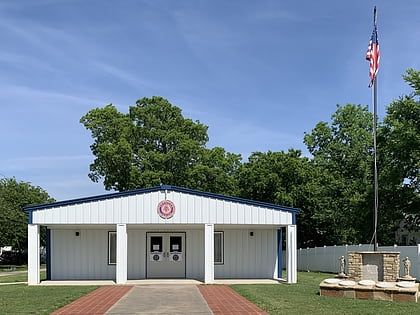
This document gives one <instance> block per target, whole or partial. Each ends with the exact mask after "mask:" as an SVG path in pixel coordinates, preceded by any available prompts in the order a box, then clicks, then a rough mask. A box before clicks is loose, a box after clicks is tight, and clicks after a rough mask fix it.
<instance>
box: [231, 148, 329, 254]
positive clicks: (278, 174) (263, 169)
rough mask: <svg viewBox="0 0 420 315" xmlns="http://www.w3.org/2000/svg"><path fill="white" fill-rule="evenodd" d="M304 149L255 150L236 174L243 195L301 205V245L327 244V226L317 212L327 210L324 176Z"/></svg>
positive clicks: (299, 216)
mask: <svg viewBox="0 0 420 315" xmlns="http://www.w3.org/2000/svg"><path fill="white" fill-rule="evenodd" d="M318 171H319V169H318V168H316V167H314V165H313V162H312V161H310V160H309V159H308V158H306V157H302V156H301V151H299V150H293V149H290V150H289V151H288V152H287V153H286V152H283V151H281V152H271V151H268V152H267V153H262V152H255V153H253V154H252V155H251V156H250V157H249V158H248V162H245V163H243V165H242V166H241V168H240V169H239V170H238V172H237V173H236V176H235V177H236V179H237V181H238V187H239V195H240V196H241V197H243V198H249V199H254V200H259V201H264V202H270V203H276V204H282V205H287V206H291V207H297V208H300V212H299V213H298V217H297V224H298V226H299V228H298V246H312V245H318V244H319V243H321V244H324V243H325V241H324V239H323V238H325V237H326V235H327V234H326V233H323V232H324V230H325V228H324V227H323V226H322V222H319V220H318V217H317V214H318V213H320V212H321V211H323V208H322V207H321V208H320V207H319V205H320V202H319V201H320V196H322V195H323V189H324V186H323V185H322V184H321V179H322V176H321V174H319V172H318Z"/></svg>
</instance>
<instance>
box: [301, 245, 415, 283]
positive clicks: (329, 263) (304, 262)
mask: <svg viewBox="0 0 420 315" xmlns="http://www.w3.org/2000/svg"><path fill="white" fill-rule="evenodd" d="M358 251H373V245H342V246H324V247H315V248H299V249H298V250H297V261H298V270H302V271H322V272H331V273H337V274H338V273H339V272H340V260H339V259H340V257H341V256H344V258H345V259H346V273H347V272H348V266H347V261H348V255H347V254H348V252H358ZM378 251H385V252H400V276H403V275H404V264H403V259H404V258H405V257H408V259H410V261H411V268H410V276H412V277H414V278H417V279H420V244H418V245H417V246H397V245H394V246H379V247H378Z"/></svg>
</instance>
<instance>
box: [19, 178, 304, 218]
mask: <svg viewBox="0 0 420 315" xmlns="http://www.w3.org/2000/svg"><path fill="white" fill-rule="evenodd" d="M157 191H168V192H170V191H173V192H180V193H185V194H189V195H195V196H200V197H207V198H211V199H217V200H222V201H230V202H235V203H240V204H245V205H250V206H256V207H263V208H269V209H275V210H282V211H287V212H292V213H297V212H299V209H298V208H292V207H287V206H281V205H277V204H273V203H267V202H262V201H255V200H250V199H244V198H239V197H231V196H225V195H221V194H215V193H210V192H204V191H200V190H193V189H189V188H183V187H177V186H170V185H162V186H155V187H150V188H141V189H135V190H128V191H122V192H116V193H110V194H104V195H98V196H91V197H85V198H78V199H71V200H65V201H58V202H52V203H46V204H41V205H35V206H28V207H25V208H24V210H25V211H27V212H32V211H36V210H42V209H49V208H57V207H64V206H71V205H77V204H82V203H89V202H94V201H102V200H108V199H115V198H121V197H128V196H133V195H142V194H147V193H152V192H157Z"/></svg>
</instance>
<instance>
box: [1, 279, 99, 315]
mask: <svg viewBox="0 0 420 315" xmlns="http://www.w3.org/2000/svg"><path fill="white" fill-rule="evenodd" d="M96 288H98V287H97V286H79V287H71V286H27V285H26V284H16V285H3V286H0V312H1V314H50V313H51V312H53V311H55V310H57V309H59V308H61V307H63V306H64V305H67V304H69V303H71V302H72V301H74V300H76V299H78V298H79V297H82V296H84V295H86V294H88V293H89V292H91V291H93V290H95V289H96Z"/></svg>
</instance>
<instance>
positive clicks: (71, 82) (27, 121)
mask: <svg viewBox="0 0 420 315" xmlns="http://www.w3.org/2000/svg"><path fill="white" fill-rule="evenodd" d="M374 5H377V7H378V34H379V43H380V47H381V65H380V69H379V74H378V93H379V96H378V106H379V114H380V116H382V117H383V115H384V113H385V107H386V106H387V105H389V104H390V102H391V101H392V99H396V98H398V97H399V96H400V95H402V94H405V93H408V92H409V91H410V89H409V87H408V86H407V85H406V84H405V83H404V82H403V80H402V79H401V75H402V74H403V73H405V70H406V69H408V68H415V69H420V40H419V39H420V1H418V0H405V1H393V0H382V1H376V2H374V1H369V0H355V1H336V0H319V1H312V0H302V1H292V0H290V1H276V0H272V1H269V0H252V1H251V0H230V1H220V0H216V1H215V0H212V1H201V0H188V1H187V0H185V1H183V0H177V1H175V0H172V1H171V0H148V1H146V0H143V1H142V0H136V1H134V0H132V1H130V0H125V1H113V0H110V1H101V0H37V1H32V0H1V1H0V38H1V49H0V109H1V111H0V177H16V179H18V180H22V181H27V182H31V183H32V184H33V185H36V186H41V187H42V188H43V189H45V190H46V191H47V192H48V193H49V194H50V195H51V196H52V197H54V198H55V199H57V200H65V199H72V198H78V197H83V196H89V195H95V194H102V193H104V192H105V191H104V189H103V186H102V184H101V183H93V182H91V181H90V179H89V178H88V176H87V175H88V173H89V164H90V163H91V162H92V161H93V156H92V154H91V152H90V148H89V146H90V144H91V143H92V141H93V140H92V138H91V136H90V133H89V132H88V131H87V130H85V129H84V127H83V126H82V125H81V124H80V123H79V120H80V118H81V117H82V116H83V115H84V114H86V113H87V112H88V111H89V110H90V109H92V108H96V107H103V106H105V105H106V104H109V103H112V104H114V105H115V106H117V107H118V109H119V110H120V111H122V112H126V111H127V110H128V107H129V106H130V105H134V104H135V101H136V100H137V99H140V98H142V97H144V96H147V97H151V96H153V95H159V96H163V97H165V98H167V99H168V100H169V101H170V102H171V103H172V104H173V105H176V106H178V107H180V108H181V109H182V111H183V115H184V117H187V118H192V119H194V120H200V122H202V123H203V124H205V125H207V126H209V137H210V142H209V143H208V147H214V146H221V147H224V148H225V149H226V150H228V151H229V152H234V153H241V154H242V156H243V158H244V159H246V158H247V157H248V156H249V154H250V153H252V152H255V151H262V152H266V151H268V150H271V151H281V150H283V151H287V150H288V149H289V148H295V149H301V150H303V151H304V152H305V150H306V148H305V145H304V144H303V142H302V139H303V135H304V132H310V131H311V130H312V128H313V127H314V126H315V125H316V123H318V122H319V121H329V120H330V116H331V114H332V113H333V112H335V110H336V104H346V103H352V104H362V105H369V106H370V104H371V102H372V95H371V90H370V89H368V88H367V85H368V83H369V77H368V71H369V63H368V62H367V61H366V60H365V59H364V58H365V54H366V49H367V45H368V41H369V39H370V35H371V32H372V12H373V7H374ZM370 108H371V107H370Z"/></svg>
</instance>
